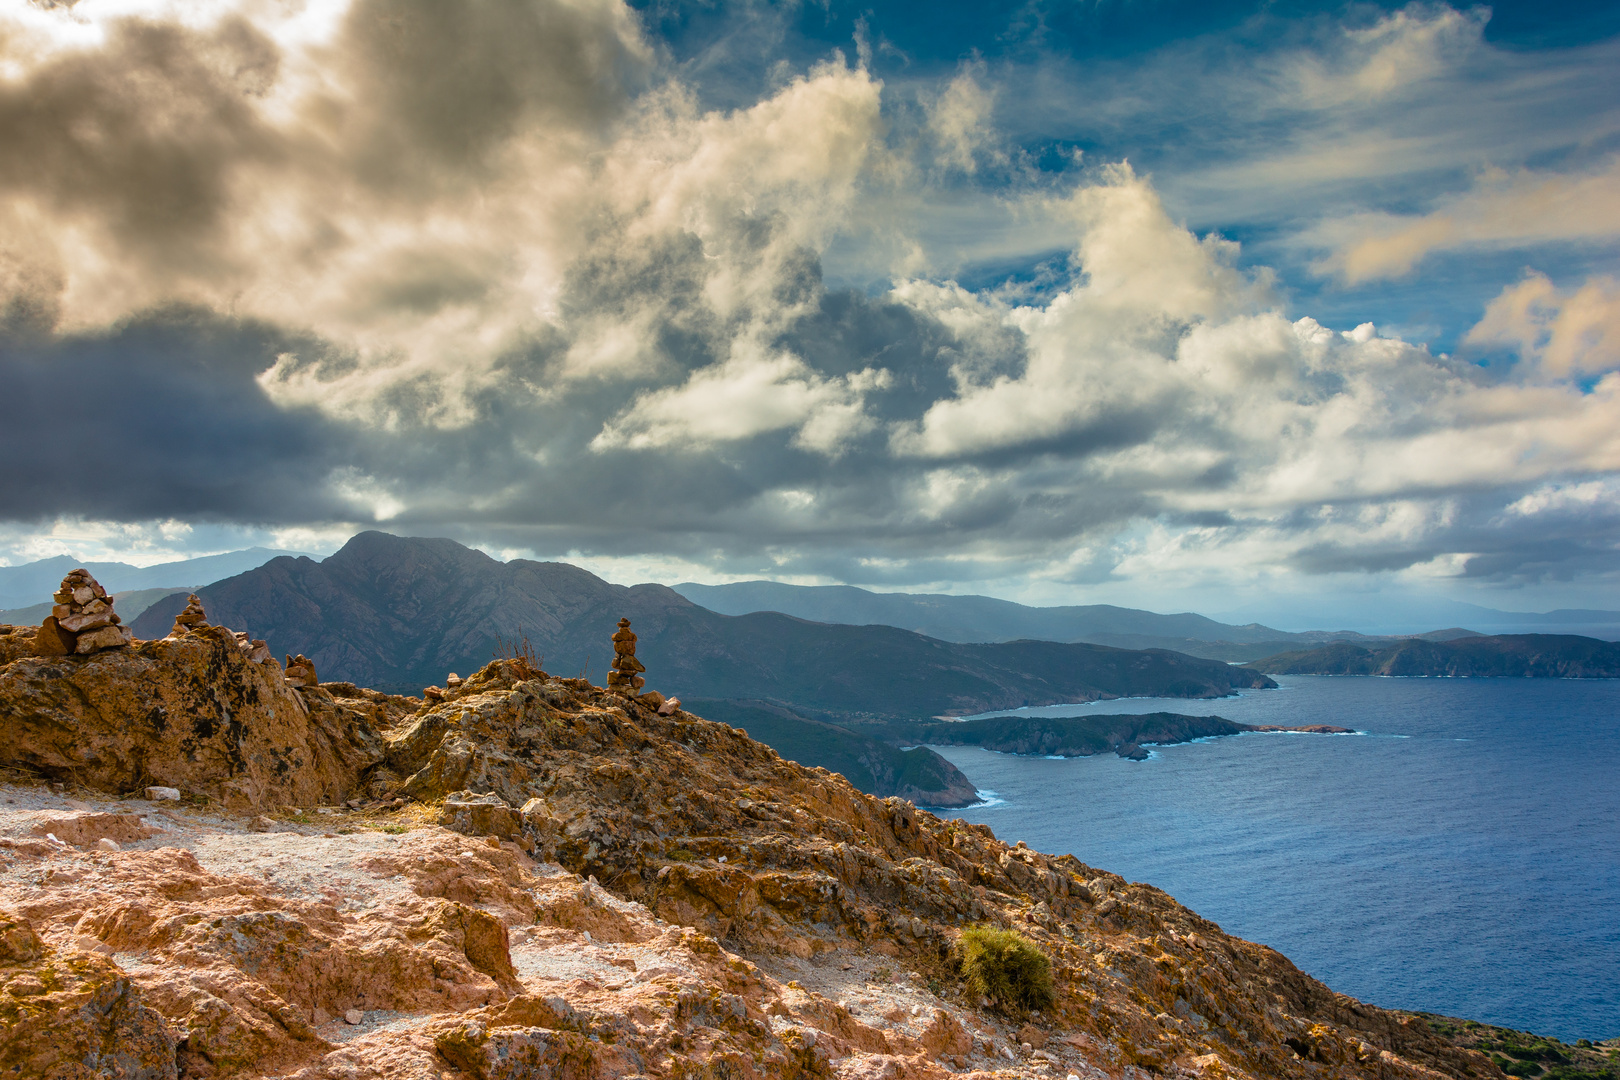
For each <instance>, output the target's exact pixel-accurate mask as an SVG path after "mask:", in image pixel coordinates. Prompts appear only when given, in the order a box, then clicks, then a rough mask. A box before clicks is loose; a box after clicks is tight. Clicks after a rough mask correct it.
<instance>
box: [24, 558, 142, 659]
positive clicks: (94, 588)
mask: <svg viewBox="0 0 1620 1080" xmlns="http://www.w3.org/2000/svg"><path fill="white" fill-rule="evenodd" d="M52 599H53V600H55V601H56V604H55V606H54V607H52V608H51V613H50V614H49V615H47V616H45V621H44V622H43V623H41V624H40V627H39V631H38V633H37V634H36V635H35V638H34V648H35V650H36V651H38V652H39V653H41V654H42V655H45V656H71V655H75V654H77V655H86V654H89V653H93V652H99V651H101V650H102V649H116V648H120V647H122V646H124V645H128V644H129V643H130V641H131V639H132V638H133V636H134V635H132V634H131V633H130V630H129V627H127V626H124V625H123V620H122V619H120V618H119V617H118V613H117V612H116V611H114V610H113V598H112V597H111V596H108V595H107V590H106V589H103V588H102V587H101V585H100V583H99V582H97V581H96V579H95V578H93V577H91V576H90V571H88V570H84V569H79V570H73V571H70V572H69V573H68V575H67V577H65V578H63V579H62V585H61V587H60V588H58V589H57V590H56V594H55V596H53V597H52Z"/></svg>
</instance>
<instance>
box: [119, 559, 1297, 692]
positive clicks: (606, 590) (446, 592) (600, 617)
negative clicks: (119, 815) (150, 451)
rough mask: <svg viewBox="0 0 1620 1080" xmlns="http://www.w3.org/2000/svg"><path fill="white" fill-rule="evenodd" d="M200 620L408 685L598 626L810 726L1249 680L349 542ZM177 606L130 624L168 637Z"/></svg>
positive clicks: (569, 667)
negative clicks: (622, 628) (713, 601)
mask: <svg viewBox="0 0 1620 1080" xmlns="http://www.w3.org/2000/svg"><path fill="white" fill-rule="evenodd" d="M199 595H200V596H201V597H202V598H203V601H204V604H205V606H206V607H207V609H208V611H209V615H210V619H211V621H215V622H218V623H222V624H224V625H229V626H231V627H232V628H233V629H239V630H246V631H248V632H249V633H250V634H252V636H254V637H263V638H264V639H266V640H267V641H268V642H269V643H270V646H271V648H272V650H273V651H274V652H276V653H278V654H280V653H289V652H302V653H304V654H305V655H307V656H309V657H311V658H312V659H314V661H315V663H316V665H317V668H318V670H319V671H320V673H321V676H322V677H323V678H342V679H345V680H348V681H351V682H355V683H357V684H361V685H372V686H378V687H388V688H392V689H400V690H416V689H419V688H420V687H422V686H424V685H428V684H431V683H436V682H438V681H440V680H442V679H443V678H444V677H445V675H446V673H447V672H449V671H456V670H459V671H467V670H473V669H475V668H476V667H478V666H480V665H481V664H482V663H484V662H485V661H487V660H488V659H489V658H490V656H491V654H492V652H495V651H499V649H500V648H501V647H502V645H503V643H505V645H507V646H510V645H512V644H513V643H515V642H517V641H518V639H519V638H523V637H526V638H527V639H528V641H529V643H530V646H531V647H532V648H534V649H535V650H536V651H537V652H538V653H540V654H541V656H542V657H543V658H544V660H545V662H546V663H548V664H551V665H552V666H553V668H554V669H555V670H561V671H567V672H576V671H577V672H579V673H580V674H582V675H584V674H587V673H588V672H590V671H592V670H594V671H597V672H601V671H605V670H606V668H607V664H608V661H609V659H610V657H609V654H608V650H607V647H606V638H607V634H608V628H609V627H610V626H611V624H612V623H613V622H616V621H617V619H618V618H619V617H620V616H621V615H623V616H626V617H629V618H630V619H631V620H632V622H633V623H634V625H635V629H636V633H637V634H638V635H640V637H641V646H640V653H639V655H640V657H641V658H642V660H643V661H644V662H645V663H646V664H647V665H648V667H649V669H650V673H649V676H650V678H652V679H653V680H654V682H653V684H652V685H655V686H657V687H658V688H659V689H661V690H664V691H665V692H673V693H677V694H682V695H693V696H698V697H705V698H713V699H742V698H757V699H766V700H773V701H777V702H780V703H783V704H787V705H789V706H791V707H793V708H795V709H796V710H798V711H801V712H806V713H807V715H810V716H812V717H813V718H818V719H832V718H835V717H837V718H842V719H857V720H858V719H862V718H870V719H880V718H883V717H889V716H896V717H907V718H914V717H916V716H919V715H924V716H933V715H946V714H959V713H960V714H966V713H972V712H983V711H987V710H989V709H997V708H1018V707H1021V706H1023V705H1026V704H1036V703H1050V704H1059V703H1066V702H1069V701H1089V700H1097V699H1099V698H1107V697H1117V696H1134V695H1141V694H1148V693H1154V694H1161V695H1164V696H1175V697H1218V696H1223V695H1225V694H1228V693H1231V692H1232V691H1233V690H1235V689H1240V688H1250V687H1263V686H1266V685H1269V680H1266V679H1265V678H1264V676H1260V675H1257V673H1253V672H1248V671H1244V670H1242V669H1237V668H1232V667H1230V666H1228V665H1226V664H1221V663H1217V662H1214V661H1208V660H1200V659H1197V658H1194V657H1189V656H1184V655H1180V654H1175V653H1169V652H1158V651H1152V652H1129V651H1126V650H1119V649H1111V648H1108V647H1105V646H1097V645H1085V644H1062V643H1054V642H1048V641H1017V642H1007V643H999V644H989V645H964V644H958V643H953V642H945V641H939V640H936V639H932V638H927V637H925V636H923V635H919V634H915V633H912V632H909V631H905V630H900V629H896V628H893V627H887V626H860V627H854V626H829V625H827V624H821V623H814V622H809V621H807V620H803V619H796V618H793V617H790V616H786V615H780V614H775V613H753V614H750V615H744V616H726V615H721V614H717V613H715V612H712V611H710V610H708V609H707V608H703V607H701V606H699V605H697V604H695V603H693V602H692V601H690V600H688V599H686V598H685V597H683V596H681V595H680V594H679V593H677V592H675V591H674V590H672V589H669V588H667V587H665V586H662V585H648V584H643V585H634V586H622V585H612V584H609V583H608V582H605V581H603V580H601V579H600V578H597V577H596V576H595V575H593V574H590V573H589V572H587V571H585V570H582V569H580V568H578V567H575V566H570V565H569V564H566V563H537V562H531V561H528V560H522V559H518V560H513V561H511V562H507V563H502V562H499V561H497V560H495V559H492V558H490V557H489V556H487V555H485V554H484V553H482V552H479V551H476V550H473V549H469V548H466V547H463V546H462V545H460V544H458V543H456V542H455V541H452V540H446V539H422V538H401V537H394V536H390V535H389V534H386V533H381V532H366V533H361V534H359V535H357V536H356V537H354V538H353V539H351V540H350V541H349V543H348V544H346V545H344V547H343V549H342V550H340V551H339V552H337V553H335V554H334V555H332V556H330V557H329V558H327V559H325V560H323V561H321V562H319V563H317V562H315V561H313V560H311V559H309V558H308V557H298V558H291V557H285V556H283V557H280V558H276V559H273V560H271V561H270V562H268V563H266V564H265V565H264V566H261V567H258V568H256V569H254V570H251V571H248V572H246V573H244V574H240V575H237V576H236V577H234V578H228V579H226V580H224V581H220V582H215V583H213V584H212V585H209V586H206V587H204V588H203V589H202V590H200V592H199ZM182 605H183V598H182V597H179V596H173V597H169V598H168V599H166V600H164V601H160V602H159V603H157V604H154V605H153V606H152V607H151V608H149V609H148V610H147V611H146V612H145V613H143V614H142V615H141V616H140V618H138V619H136V620H135V621H134V623H133V627H132V628H133V629H134V631H135V633H136V634H137V635H138V636H143V637H159V636H162V635H163V634H166V633H167V632H168V629H169V622H170V620H172V619H173V617H174V615H175V614H176V613H177V612H178V610H179V608H180V607H181V606H182Z"/></svg>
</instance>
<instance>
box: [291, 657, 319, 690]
mask: <svg viewBox="0 0 1620 1080" xmlns="http://www.w3.org/2000/svg"><path fill="white" fill-rule="evenodd" d="M282 666H283V668H284V669H285V670H284V672H283V674H284V675H285V676H286V679H287V685H288V686H319V685H320V684H321V683H320V680H319V679H317V678H316V677H315V661H313V660H311V659H310V658H309V657H307V656H305V655H304V654H303V653H299V654H298V655H297V656H289V657H287V662H286V663H285V664H284V665H282Z"/></svg>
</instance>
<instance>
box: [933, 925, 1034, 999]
mask: <svg viewBox="0 0 1620 1080" xmlns="http://www.w3.org/2000/svg"><path fill="white" fill-rule="evenodd" d="M957 952H958V956H959V958H960V961H961V965H962V977H963V978H964V979H966V980H967V988H968V992H969V993H971V994H973V995H974V996H976V997H983V998H989V999H990V1002H991V1004H992V1005H994V1006H996V1007H998V1008H1000V1009H1003V1010H1007V1011H1021V1010H1026V1009H1044V1008H1045V1007H1046V1006H1048V1005H1050V1004H1051V1003H1052V998H1053V994H1052V962H1051V961H1050V960H1048V959H1047V958H1046V954H1045V953H1044V952H1042V951H1041V949H1040V946H1038V945H1036V944H1035V943H1034V942H1033V941H1031V940H1029V938H1027V937H1025V936H1024V935H1023V934H1020V933H1018V932H1017V931H1016V930H1000V929H997V928H996V927H993V926H973V927H969V928H968V929H966V930H964V931H962V938H961V940H960V941H959V942H958V943H957Z"/></svg>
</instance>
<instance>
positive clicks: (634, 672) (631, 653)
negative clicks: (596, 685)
mask: <svg viewBox="0 0 1620 1080" xmlns="http://www.w3.org/2000/svg"><path fill="white" fill-rule="evenodd" d="M646 670H647V668H646V667H645V666H644V665H643V664H642V662H641V661H640V660H637V659H636V635H634V634H632V633H631V632H630V620H629V619H620V620H619V630H618V633H616V634H614V635H613V669H612V670H611V671H609V672H608V677H607V684H608V689H609V690H618V691H619V692H621V693H625V694H632V695H634V694H636V693H639V692H640V690H641V688H642V687H643V686H646V685H647V680H646V679H643V678H642V677H641V672H643V671H646Z"/></svg>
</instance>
